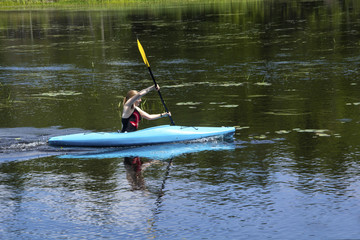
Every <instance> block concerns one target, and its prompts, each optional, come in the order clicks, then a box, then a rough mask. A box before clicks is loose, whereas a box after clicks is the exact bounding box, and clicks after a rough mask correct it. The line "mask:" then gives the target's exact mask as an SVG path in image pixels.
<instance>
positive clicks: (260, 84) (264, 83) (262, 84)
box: [254, 82, 271, 86]
mask: <svg viewBox="0 0 360 240" xmlns="http://www.w3.org/2000/svg"><path fill="white" fill-rule="evenodd" d="M254 85H258V86H271V83H268V82H257V83H254Z"/></svg>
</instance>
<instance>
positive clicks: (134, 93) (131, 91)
mask: <svg viewBox="0 0 360 240" xmlns="http://www.w3.org/2000/svg"><path fill="white" fill-rule="evenodd" d="M136 94H138V91H136V90H130V91H128V93H127V94H126V97H124V101H123V106H125V103H126V102H127V101H128V100H129V99H130V98H132V97H133V96H135V95H136ZM131 107H132V106H131Z"/></svg>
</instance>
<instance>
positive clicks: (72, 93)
mask: <svg viewBox="0 0 360 240" xmlns="http://www.w3.org/2000/svg"><path fill="white" fill-rule="evenodd" d="M81 94H82V93H81V92H75V91H64V90H60V91H58V92H55V91H51V92H47V93H39V94H33V95H32V96H38V97H44V96H46V97H57V96H75V95H81Z"/></svg>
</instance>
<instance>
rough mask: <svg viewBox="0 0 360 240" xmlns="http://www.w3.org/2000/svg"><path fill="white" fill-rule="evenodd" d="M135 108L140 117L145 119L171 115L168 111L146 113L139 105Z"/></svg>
mask: <svg viewBox="0 0 360 240" xmlns="http://www.w3.org/2000/svg"><path fill="white" fill-rule="evenodd" d="M136 110H138V112H139V113H140V115H141V117H143V118H145V119H146V120H156V119H159V118H163V117H166V116H171V113H170V112H168V113H167V112H165V113H159V114H148V113H147V112H145V111H143V110H141V108H139V107H136Z"/></svg>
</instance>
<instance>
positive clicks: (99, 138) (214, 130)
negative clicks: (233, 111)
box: [48, 125, 235, 147]
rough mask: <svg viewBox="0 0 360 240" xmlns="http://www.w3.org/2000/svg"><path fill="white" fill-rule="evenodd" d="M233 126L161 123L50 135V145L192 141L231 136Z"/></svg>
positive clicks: (92, 145)
mask: <svg viewBox="0 0 360 240" xmlns="http://www.w3.org/2000/svg"><path fill="white" fill-rule="evenodd" d="M234 133H235V128H234V127H184V126H169V125H161V126H157V127H152V128H147V129H143V130H139V131H136V132H130V133H118V132H109V133H106V132H94V133H79V134H71V135H64V136H58V137H52V138H50V139H49V141H48V143H49V144H50V145H52V146H62V147H65V146H68V147H128V146H141V145H150V144H161V143H172V142H184V141H192V140H196V139H201V138H208V137H215V136H231V137H232V136H233V134H234Z"/></svg>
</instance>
